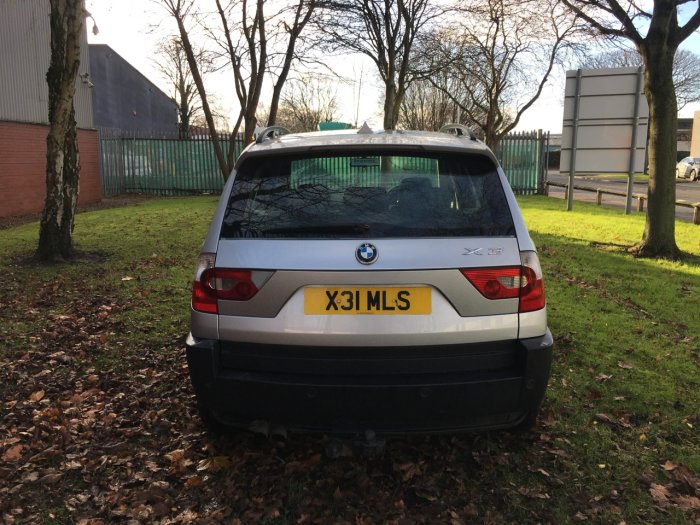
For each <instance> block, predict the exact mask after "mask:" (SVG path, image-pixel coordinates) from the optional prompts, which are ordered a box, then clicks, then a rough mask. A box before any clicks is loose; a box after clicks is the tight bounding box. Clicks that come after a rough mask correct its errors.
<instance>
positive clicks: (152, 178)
mask: <svg viewBox="0 0 700 525" xmlns="http://www.w3.org/2000/svg"><path fill="white" fill-rule="evenodd" d="M99 136H100V160H101V162H100V173H101V175H102V192H103V195H117V194H120V193H147V194H152V195H187V194H192V193H220V192H221V190H222V189H223V186H224V180H223V177H222V176H221V171H220V170H219V165H218V163H217V161H216V156H215V154H214V146H213V144H212V139H211V137H210V136H209V135H208V134H201V135H194V136H192V137H190V138H188V139H179V138H177V136H169V135H166V134H162V135H158V134H155V133H148V134H144V133H137V132H124V131H120V130H109V129H100V130H99ZM219 136H220V140H221V145H222V147H223V148H224V154H226V152H227V151H228V147H229V138H228V134H225V133H221V134H220V135H219ZM242 149H243V141H242V139H239V140H237V141H236V153H235V155H236V157H237V156H238V155H239V154H240V152H241V151H242Z"/></svg>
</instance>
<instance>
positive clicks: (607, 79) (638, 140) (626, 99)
mask: <svg viewBox="0 0 700 525" xmlns="http://www.w3.org/2000/svg"><path fill="white" fill-rule="evenodd" d="M642 75H643V70H642V68H641V67H639V68H636V67H621V68H606V69H578V70H576V71H567V72H566V89H565V93H564V97H565V98H564V125H563V128H562V138H561V163H560V167H559V169H560V171H561V173H565V174H568V175H569V188H568V196H567V197H568V206H567V207H568V209H569V210H571V208H572V206H573V200H574V175H577V174H586V173H627V175H628V183H627V206H626V212H627V213H630V211H631V209H632V192H633V189H634V174H635V173H636V172H644V161H645V157H646V139H647V128H648V125H649V107H648V106H647V100H646V97H645V96H644V95H643V94H642Z"/></svg>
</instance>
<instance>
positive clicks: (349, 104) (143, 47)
mask: <svg viewBox="0 0 700 525" xmlns="http://www.w3.org/2000/svg"><path fill="white" fill-rule="evenodd" d="M86 7H87V9H88V11H90V13H91V14H92V15H93V17H94V19H95V22H96V23H97V26H98V29H99V33H98V34H97V35H93V34H92V26H93V24H92V21H88V40H89V42H90V43H96V44H107V45H109V46H110V47H111V48H112V49H114V50H115V51H116V52H117V53H119V54H120V55H121V56H122V57H123V58H124V59H125V60H127V61H128V62H129V63H130V64H131V65H132V66H134V67H135V68H136V69H138V70H139V71H140V72H141V73H143V74H144V75H145V76H146V77H148V78H149V79H150V80H151V81H152V82H154V83H155V84H156V85H157V86H159V87H160V88H161V89H162V90H163V91H165V92H166V93H168V94H169V95H170V94H171V93H170V90H169V86H168V85H167V83H166V82H165V81H164V80H163V78H162V77H161V75H160V74H159V72H158V70H157V68H156V67H155V65H154V62H153V58H154V56H155V54H156V51H155V49H156V46H157V43H158V41H159V40H160V39H161V38H162V37H163V36H165V35H167V34H169V33H171V32H172V31H173V30H174V25H173V23H172V21H171V20H170V19H168V18H167V17H166V15H165V12H164V11H163V10H162V8H160V7H159V6H158V5H156V4H155V3H153V2H150V1H146V0H118V1H117V0H111V1H110V0H86ZM683 47H684V48H686V49H690V50H691V51H694V52H695V53H700V35H698V34H697V33H696V34H695V35H693V36H692V37H691V38H689V39H688V40H687V41H686V42H685V43H684V45H683ZM345 62H346V64H348V66H347V67H346V69H345V71H344V72H343V74H344V75H345V76H347V77H349V80H350V82H349V83H348V84H347V85H343V84H341V83H339V84H338V88H337V89H338V92H337V95H338V100H339V102H340V104H341V112H342V120H343V121H344V122H354V121H355V112H356V110H357V109H358V108H359V112H358V113H359V115H358V121H359V122H360V123H362V122H363V121H369V123H370V124H371V125H373V126H376V127H381V124H382V115H381V111H382V110H381V99H380V96H381V86H380V85H379V84H378V83H377V75H376V74H375V73H374V65H373V64H372V63H371V62H369V59H363V58H360V57H357V58H354V59H352V58H350V57H349V58H348V60H346V61H345ZM361 71H363V75H362V79H363V80H362V93H361V96H360V101H359V104H358V100H357V92H358V89H357V84H355V85H353V80H354V81H355V83H357V81H359V77H360V72H361ZM228 78H229V77H228V76H224V75H222V76H221V77H219V78H211V79H210V80H209V81H208V82H209V83H210V84H211V86H208V88H209V89H211V88H212V87H213V90H214V91H215V92H216V95H217V98H218V102H219V105H220V106H221V107H222V109H226V110H228V111H229V112H230V113H231V114H232V115H233V113H234V111H235V112H237V102H236V101H235V94H234V92H233V90H232V89H229V88H228V86H227V82H229V80H227V79H228ZM699 81H700V80H699ZM267 87H268V88H270V85H269V82H268V86H267ZM270 89H271V88H270ZM261 102H262V103H263V104H264V103H265V102H266V101H265V100H262V101H261ZM563 104H564V74H563V73H560V74H557V75H555V76H554V78H553V79H552V80H551V81H550V83H549V85H547V86H546V87H545V89H544V92H543V93H542V96H541V97H540V99H539V100H538V102H536V103H535V104H534V105H533V107H531V108H530V109H529V110H528V111H527V112H526V113H525V114H524V115H523V118H522V119H521V121H520V124H519V126H518V128H517V129H518V130H532V129H543V130H545V131H550V132H552V133H560V132H561V127H562V116H563ZM694 111H700V104H694V105H692V106H690V105H689V106H687V107H686V108H684V109H683V110H682V111H681V115H680V116H683V117H692V116H693V112H694Z"/></svg>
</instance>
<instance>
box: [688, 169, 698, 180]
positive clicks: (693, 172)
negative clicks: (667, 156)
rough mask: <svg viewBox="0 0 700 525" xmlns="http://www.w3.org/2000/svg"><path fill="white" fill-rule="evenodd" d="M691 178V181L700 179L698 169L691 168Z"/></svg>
mask: <svg viewBox="0 0 700 525" xmlns="http://www.w3.org/2000/svg"><path fill="white" fill-rule="evenodd" d="M689 178H690V182H693V181H695V180H697V179H698V173H697V171H695V170H691V172H690V175H689Z"/></svg>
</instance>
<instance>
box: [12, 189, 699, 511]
mask: <svg viewBox="0 0 700 525" xmlns="http://www.w3.org/2000/svg"><path fill="white" fill-rule="evenodd" d="M214 204H215V200H214V199H213V198H211V197H201V198H188V199H163V200H152V201H148V202H143V203H140V204H139V205H137V206H127V207H122V208H116V209H110V210H101V211H92V212H89V213H85V214H81V215H79V217H78V220H77V227H76V241H77V245H78V248H79V249H80V250H81V257H80V258H79V259H78V261H76V262H74V263H70V264H63V265H56V266H49V267H42V266H37V265H35V264H34V263H32V262H31V261H29V260H27V256H28V255H30V254H31V251H32V248H33V246H34V243H35V242H36V233H37V231H38V228H37V226H36V224H26V225H21V226H17V227H12V228H7V229H4V230H0V254H2V255H0V275H2V286H1V287H0V420H1V421H2V426H1V427H0V516H1V519H0V521H3V522H5V523H86V524H87V523H92V524H97V523H113V522H115V523H268V524H283V523H351V524H364V523H401V524H411V523H493V524H501V523H576V522H581V523H623V522H624V523H697V522H698V520H700V446H699V445H700V439H699V438H698V426H699V425H700V421H699V420H698V408H699V407H700V380H699V379H698V378H699V377H700V299H699V296H700V265H699V264H698V258H697V257H698V255H700V234H699V233H698V230H697V227H694V226H693V225H687V224H681V223H678V228H679V232H678V238H679V244H680V246H681V248H682V249H684V250H685V251H686V252H689V253H693V254H695V258H690V259H688V260H686V261H685V262H681V263H668V262H661V261H641V260H635V259H632V258H631V257H630V256H629V255H627V254H626V253H625V252H624V250H623V248H624V246H625V245H629V244H632V243H633V242H635V241H637V240H638V237H639V236H640V235H641V228H642V226H643V221H642V220H641V218H640V217H638V216H633V217H624V216H622V215H620V214H618V213H615V212H612V211H605V210H599V209H596V208H594V207H590V208H589V207H586V206H583V205H581V206H580V209H581V210H580V211H578V212H577V213H575V214H574V215H572V214H566V212H563V211H561V203H558V202H553V201H552V200H548V199H545V198H534V197H533V198H524V199H522V201H521V205H522V206H523V212H524V214H525V216H526V220H527V221H528V224H529V226H530V229H531V232H532V234H533V237H534V238H535V241H536V243H537V244H538V247H539V248H540V252H541V260H542V262H543V266H544V271H545V278H546V284H547V292H548V300H549V304H550V309H549V316H550V327H551V328H552V332H553V333H554V334H555V336H556V344H557V350H556V356H555V363H554V366H553V371H552V378H551V380H550V388H549V391H548V397H547V399H546V402H545V405H544V407H543V411H542V414H541V416H540V419H539V421H538V426H537V429H536V431H534V432H532V433H530V434H527V435H524V436H518V435H512V434H509V433H503V432H502V433H485V434H480V435H459V436H437V437H435V436H433V437H409V438H404V439H394V440H390V441H389V442H388V443H387V446H386V449H385V451H384V453H383V454H381V455H379V456H378V457H372V458H368V457H363V456H360V455H358V454H353V453H352V450H351V449H350V448H349V447H347V446H343V445H342V444H338V443H336V442H334V441H332V440H330V439H329V438H327V437H324V436H300V435H290V436H288V437H287V439H281V438H268V437H265V436H261V435H254V434H249V433H239V434H235V435H231V436H224V437H215V436H211V435H209V434H208V433H207V432H206V431H205V430H204V428H203V426H202V424H201V422H200V420H199V418H198V416H197V414H196V411H195V408H194V403H193V394H192V390H191V387H190V385H189V380H188V375H187V367H186V364H185V359H184V335H185V334H186V332H187V321H188V318H187V316H188V314H187V308H188V302H189V287H190V279H191V274H192V269H193V264H194V259H195V256H196V252H197V248H198V246H199V243H200V242H201V240H202V238H203V236H204V233H205V230H206V227H207V225H208V221H209V219H210V217H211V214H212V213H213V207H214ZM577 208H579V206H578V203H577ZM693 228H695V229H693ZM329 447H330V448H332V449H333V450H334V454H330V455H329V454H328V453H327V452H328V450H329Z"/></svg>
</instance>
